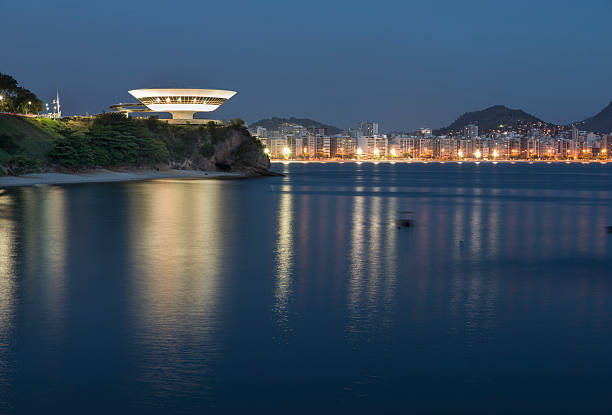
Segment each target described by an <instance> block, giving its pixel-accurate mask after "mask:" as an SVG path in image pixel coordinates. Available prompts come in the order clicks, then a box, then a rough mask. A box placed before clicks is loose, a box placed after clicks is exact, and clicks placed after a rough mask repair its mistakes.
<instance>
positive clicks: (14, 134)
mask: <svg viewBox="0 0 612 415" xmlns="http://www.w3.org/2000/svg"><path fill="white" fill-rule="evenodd" d="M232 140H233V141H232ZM229 141H231V142H232V146H233V147H229V148H227V149H226V148H225V147H228V142H229ZM224 146H225V147H224ZM221 147H223V148H224V149H223V151H224V153H223V154H220V153H219V151H218V150H219V148H221ZM248 152H254V153H255V159H258V157H259V156H258V153H260V154H261V155H263V148H262V146H261V143H260V142H259V141H258V140H256V139H255V138H253V137H252V136H251V135H250V134H249V132H248V130H247V129H246V128H245V127H244V123H243V122H242V120H239V119H236V120H233V121H232V122H231V123H230V124H229V125H227V126H224V125H218V124H215V123H213V122H210V123H208V124H207V125H201V126H189V125H181V126H177V125H168V124H166V123H163V122H161V121H159V120H157V119H155V118H150V119H134V118H126V117H125V116H123V115H122V114H118V113H109V114H104V115H101V116H98V117H96V118H94V119H86V120H85V119H81V120H52V119H30V118H22V117H15V116H6V115H4V116H2V115H0V165H3V166H4V170H5V172H6V173H9V174H22V173H25V172H29V171H36V170H40V169H55V170H57V169H65V170H79V169H84V168H93V167H121V166H129V167H152V166H157V165H167V166H170V167H190V168H201V169H205V170H206V169H211V168H212V169H214V168H223V169H231V168H232V167H233V166H232V163H230V162H227V161H225V159H227V158H228V155H229V154H230V153H232V154H234V153H239V154H238V155H239V156H240V155H244V154H246V153H248ZM213 156H216V158H214V159H213ZM222 159H223V160H222ZM211 160H212V161H211ZM231 160H232V162H233V163H234V164H235V162H236V161H239V160H237V157H233V158H231ZM266 160H267V157H266ZM257 162H258V163H261V160H257ZM211 163H212V164H211Z"/></svg>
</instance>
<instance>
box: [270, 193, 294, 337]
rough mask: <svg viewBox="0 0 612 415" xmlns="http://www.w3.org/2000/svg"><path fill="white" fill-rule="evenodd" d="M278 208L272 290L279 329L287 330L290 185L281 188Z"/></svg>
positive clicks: (290, 259) (290, 266)
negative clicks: (274, 279) (274, 280)
mask: <svg viewBox="0 0 612 415" xmlns="http://www.w3.org/2000/svg"><path fill="white" fill-rule="evenodd" d="M281 192H282V193H281V195H280V205H279V208H278V230H277V234H278V237H277V242H276V248H275V251H276V284H275V288H274V310H275V312H276V315H277V321H278V323H279V325H280V326H281V328H283V329H284V330H288V328H289V324H288V323H289V322H288V315H289V311H288V303H289V297H290V294H291V283H292V272H293V267H294V257H293V256H294V255H293V249H294V238H293V203H292V202H293V195H292V194H291V185H283V186H282V187H281Z"/></svg>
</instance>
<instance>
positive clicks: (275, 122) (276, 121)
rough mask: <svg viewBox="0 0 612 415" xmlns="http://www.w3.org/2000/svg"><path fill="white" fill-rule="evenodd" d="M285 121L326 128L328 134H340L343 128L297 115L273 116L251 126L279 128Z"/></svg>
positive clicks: (307, 126) (270, 128)
mask: <svg viewBox="0 0 612 415" xmlns="http://www.w3.org/2000/svg"><path fill="white" fill-rule="evenodd" d="M284 123H289V124H297V125H301V126H302V127H306V128H325V133H326V134H328V135H334V134H339V133H340V132H342V130H341V129H340V128H338V127H334V126H333V125H327V124H323V123H320V122H318V121H315V120H311V119H310V118H295V117H291V118H279V117H272V118H266V119H263V120H259V121H257V122H255V123H253V124H251V125H250V127H251V128H252V127H264V128H266V129H268V130H277V129H278V126H279V125H281V124H284Z"/></svg>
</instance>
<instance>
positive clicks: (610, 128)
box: [576, 102, 612, 134]
mask: <svg viewBox="0 0 612 415" xmlns="http://www.w3.org/2000/svg"><path fill="white" fill-rule="evenodd" d="M576 126H577V127H578V128H579V129H580V130H586V131H593V132H596V133H604V134H610V133H612V102H610V104H609V105H608V106H607V107H606V108H604V109H603V110H601V111H600V112H599V113H598V114H597V115H595V116H593V117H590V118H587V119H586V120H584V121H582V122H581V123H578V124H577V125H576Z"/></svg>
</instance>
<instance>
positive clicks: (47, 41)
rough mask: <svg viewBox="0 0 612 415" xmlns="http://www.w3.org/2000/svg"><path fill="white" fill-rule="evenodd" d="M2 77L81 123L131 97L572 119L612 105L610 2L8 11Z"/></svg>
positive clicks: (246, 114)
mask: <svg viewBox="0 0 612 415" xmlns="http://www.w3.org/2000/svg"><path fill="white" fill-rule="evenodd" d="M1 9H2V13H1V14H2V19H1V20H2V23H1V24H0V34H1V36H2V39H3V41H2V46H1V47H0V72H5V73H9V74H11V75H13V76H14V77H15V78H17V79H18V80H19V81H21V83H22V84H23V85H24V86H25V87H27V88H29V89H32V90H33V91H34V92H36V93H37V94H38V95H39V96H40V97H41V98H47V97H49V96H51V95H52V94H54V92H55V89H56V88H59V89H60V93H61V95H62V97H63V100H64V110H65V112H66V113H69V114H75V113H78V114H84V113H85V112H90V113H96V112H100V111H102V110H105V109H107V107H108V105H110V104H113V103H116V102H119V101H124V102H125V101H129V100H130V96H129V94H128V93H127V91H128V90H129V89H132V88H140V87H164V86H184V87H201V88H227V89H234V90H236V91H238V94H237V95H236V96H235V97H234V98H232V99H231V100H230V101H228V102H227V103H226V104H225V105H224V106H223V107H222V108H221V109H220V110H219V111H218V113H217V114H216V116H217V117H219V118H230V117H241V118H243V119H245V120H247V121H249V122H254V121H256V120H258V119H260V118H265V117H271V116H297V117H310V118H314V119H317V120H320V121H323V122H327V123H330V124H334V125H337V126H339V127H345V128H346V127H349V126H354V125H355V124H356V123H357V122H358V121H359V120H361V119H371V120H377V121H379V122H380V123H381V126H382V128H383V130H385V131H390V130H399V129H404V130H408V129H413V128H417V127H419V126H430V127H440V126H443V125H446V124H448V123H450V122H451V121H453V120H454V119H455V118H456V117H457V116H459V115H460V114H461V113H463V112H465V111H473V110H477V109H481V108H484V107H486V106H489V105H494V104H505V105H508V106H510V107H513V108H521V109H524V110H526V111H528V112H530V113H533V114H534V115H536V116H539V117H541V118H543V119H545V120H547V121H553V122H559V123H565V122H569V121H574V120H577V119H583V118H585V117H587V116H590V115H592V114H594V113H595V112H598V111H599V110H601V109H602V108H603V107H604V106H606V105H607V104H608V103H609V102H610V100H612V32H611V31H610V27H611V25H612V0H584V1H578V0H573V1H566V0H551V1H548V0H530V1H524V0H514V1H495V0H490V1H459V0H455V1H418V2H417V1H403V2H400V1H386V0H377V1H368V2H357V1H332V0H326V1H318V0H309V1H299V2H297V1H296V2H293V1H253V0H251V1H222V0H219V1H181V0H175V1H157V0H148V1H114V0H105V1H99V2H98V1H96V2H93V1H86V0H80V1H61V0H60V1H31V0H20V1H12V0H3V1H2V5H1Z"/></svg>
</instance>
